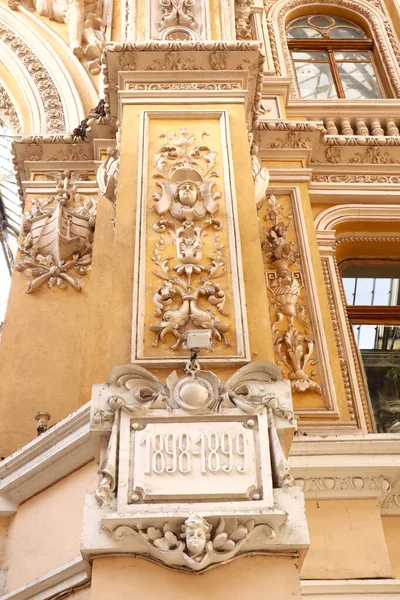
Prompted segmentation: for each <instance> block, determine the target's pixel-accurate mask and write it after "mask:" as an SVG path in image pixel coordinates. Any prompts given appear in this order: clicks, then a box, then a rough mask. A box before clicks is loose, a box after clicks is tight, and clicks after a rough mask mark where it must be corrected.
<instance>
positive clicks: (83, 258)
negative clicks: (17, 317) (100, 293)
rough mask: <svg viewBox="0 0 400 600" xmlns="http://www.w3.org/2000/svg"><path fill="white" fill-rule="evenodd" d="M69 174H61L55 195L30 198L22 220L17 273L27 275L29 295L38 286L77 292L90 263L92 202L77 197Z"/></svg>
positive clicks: (94, 207)
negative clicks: (22, 272) (28, 208)
mask: <svg viewBox="0 0 400 600" xmlns="http://www.w3.org/2000/svg"><path fill="white" fill-rule="evenodd" d="M71 179H72V178H71V172H70V171H64V173H63V174H62V180H61V181H60V182H59V183H58V185H57V188H56V193H55V194H54V195H53V196H50V197H48V198H33V199H32V201H31V209H30V210H29V211H28V212H26V213H25V215H24V220H23V225H22V227H23V237H22V242H21V244H20V247H19V250H20V259H19V261H18V262H17V265H16V269H17V271H27V272H28V274H29V276H28V285H27V288H26V293H27V294H30V293H32V292H34V291H36V290H38V289H39V288H40V287H42V286H47V287H48V288H52V287H54V286H57V287H59V288H61V289H65V288H67V287H68V285H70V286H71V287H73V288H74V289H75V290H77V291H80V290H81V289H82V284H81V282H80V278H77V277H75V276H73V275H72V273H73V272H74V271H75V273H76V274H77V275H86V273H87V272H88V270H89V269H90V265H91V262H92V242H93V232H94V226H95V221H96V210H97V204H96V201H95V200H93V199H92V198H89V197H83V198H82V197H81V195H80V194H78V193H77V191H76V187H75V183H73V182H72V180H71Z"/></svg>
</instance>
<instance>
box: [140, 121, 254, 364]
mask: <svg viewBox="0 0 400 600" xmlns="http://www.w3.org/2000/svg"><path fill="white" fill-rule="evenodd" d="M153 115H154V116H155V117H157V116H158V113H152V112H149V113H148V116H147V115H146V116H145V117H144V118H145V119H146V123H147V125H146V127H145V130H146V132H147V133H146V137H144V138H143V139H142V144H143V152H144V158H145V160H144V164H147V165H148V171H147V172H144V173H143V176H140V178H142V177H143V180H144V181H145V182H146V184H145V186H144V187H143V188H142V189H141V191H140V194H139V210H138V214H139V215H141V217H140V223H138V231H140V235H138V246H137V251H136V263H137V264H136V267H135V273H137V274H138V276H137V278H136V279H135V287H134V294H133V295H134V299H135V300H134V320H133V323H134V325H133V357H134V360H135V361H137V360H139V361H145V362H146V363H150V364H151V363H152V361H153V360H157V364H159V361H160V360H162V361H164V362H170V361H171V360H172V361H176V359H178V358H180V359H182V358H183V356H184V354H182V352H184V350H183V346H182V345H183V341H184V336H185V331H186V330H187V329H200V330H204V329H209V330H210V331H211V338H212V348H211V350H210V351H209V359H210V361H212V362H213V361H215V360H218V361H219V362H220V361H221V360H228V361H230V360H234V361H237V360H240V361H243V360H246V356H247V355H248V341H247V330H246V325H245V314H244V298H243V283H242V276H241V262H240V250H239V252H238V250H237V248H238V243H239V240H238V230H237V221H236V208H235V204H234V188H233V173H232V171H231V170H230V169H231V167H230V163H229V161H228V156H227V154H226V149H227V145H228V144H229V139H228V138H226V137H225V138H223V139H224V140H225V141H224V142H223V143H221V142H220V141H219V140H218V136H220V135H221V134H222V136H225V135H226V129H225V114H224V113H221V114H220V119H218V118H217V119H215V118H213V119H208V120H207V125H208V126H209V127H210V129H207V130H206V129H205V125H206V122H205V123H204V126H202V125H201V123H200V124H199V123H198V122H196V119H195V118H194V117H193V118H191V113H190V112H188V113H186V115H185V118H183V115H182V119H181V120H180V122H179V123H178V122H177V126H176V129H175V133H171V132H167V131H165V130H164V131H163V130H162V121H160V119H159V118H152V117H153ZM163 116H164V117H166V118H168V115H167V114H166V113H163ZM206 116H207V115H206V114H205V115H204V117H203V119H204V118H205V117H206ZM220 128H221V129H220ZM217 132H218V133H217ZM160 138H161V143H160V142H159V141H157V144H155V142H153V141H152V140H160ZM149 144H151V148H152V150H151V152H152V155H153V156H152V158H150V156H149V155H148V154H147V152H148V150H147V148H148V147H149ZM225 144H227V145H226V146H225V147H224V145H225ZM146 157H148V158H146ZM223 165H224V166H225V168H226V169H227V170H226V171H225V170H224V169H223V168H222V167H223ZM147 189H148V190H149V191H147ZM151 193H153V200H152V201H151V200H150V198H149V196H150V194H151ZM144 232H148V233H147V234H146V233H144ZM150 298H151V303H150Z"/></svg>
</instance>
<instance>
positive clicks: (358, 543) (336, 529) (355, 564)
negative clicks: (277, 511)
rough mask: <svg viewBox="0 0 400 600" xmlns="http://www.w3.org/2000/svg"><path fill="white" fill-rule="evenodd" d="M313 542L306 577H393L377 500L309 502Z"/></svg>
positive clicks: (303, 571) (307, 507) (307, 558)
mask: <svg viewBox="0 0 400 600" xmlns="http://www.w3.org/2000/svg"><path fill="white" fill-rule="evenodd" d="M306 512H307V519H308V527H309V532H310V541H311V546H310V549H309V551H308V554H307V556H306V559H305V561H304V564H303V567H302V570H301V578H302V579H357V578H362V577H365V578H368V579H373V578H375V577H391V576H392V569H391V565H390V561H389V554H388V549H387V546H386V541H385V536H384V532H383V528H382V522H381V516H380V510H379V506H378V502H377V501H376V500H324V501H318V502H316V501H309V502H306Z"/></svg>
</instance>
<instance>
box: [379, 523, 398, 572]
mask: <svg viewBox="0 0 400 600" xmlns="http://www.w3.org/2000/svg"><path fill="white" fill-rule="evenodd" d="M382 525H383V531H384V533H385V538H386V544H387V548H388V551H389V558H390V564H391V565H392V572H393V577H396V578H397V579H400V517H382Z"/></svg>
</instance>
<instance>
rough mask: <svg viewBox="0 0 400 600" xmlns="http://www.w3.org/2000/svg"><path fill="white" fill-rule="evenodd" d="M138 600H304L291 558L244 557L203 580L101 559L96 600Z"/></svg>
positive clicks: (94, 581) (130, 561)
mask: <svg viewBox="0 0 400 600" xmlns="http://www.w3.org/2000/svg"><path fill="white" fill-rule="evenodd" d="M132 596H134V597H135V600H156V599H157V600H158V599H159V598H162V599H163V600H211V599H212V598H229V600H244V599H245V598H264V597H265V598H266V597H268V598H274V600H286V599H288V600H289V599H290V600H296V599H299V600H300V598H301V596H300V589H299V579H298V573H297V568H296V565H295V562H294V560H293V559H291V558H288V557H282V558H277V557H273V556H252V557H247V558H241V559H238V560H236V561H234V562H232V563H230V564H228V565H225V566H223V567H217V568H215V569H211V570H210V571H207V572H206V573H203V574H201V575H194V574H192V573H189V574H188V573H178V572H176V571H175V572H174V571H171V570H168V569H166V568H163V567H160V566H158V565H155V564H152V563H151V562H149V561H146V560H142V559H138V558H129V557H118V558H117V557H113V558H97V559H95V561H94V563H93V575H92V595H91V598H92V600H109V598H110V597H111V598H114V599H115V600H120V599H121V600H122V599H125V598H131V597H132ZM79 600H80V599H79Z"/></svg>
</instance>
